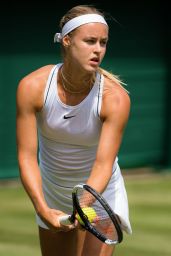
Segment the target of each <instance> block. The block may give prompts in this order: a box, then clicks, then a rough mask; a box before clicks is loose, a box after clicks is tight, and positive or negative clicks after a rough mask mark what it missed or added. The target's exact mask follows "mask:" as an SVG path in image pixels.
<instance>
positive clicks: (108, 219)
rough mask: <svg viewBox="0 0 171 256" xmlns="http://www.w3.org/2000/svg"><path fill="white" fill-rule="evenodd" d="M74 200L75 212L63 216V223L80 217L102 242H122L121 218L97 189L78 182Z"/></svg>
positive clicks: (68, 223)
mask: <svg viewBox="0 0 171 256" xmlns="http://www.w3.org/2000/svg"><path fill="white" fill-rule="evenodd" d="M72 200H73V213H72V214H71V215H64V216H61V217H60V218H59V221H60V223H61V224H63V225H70V224H72V223H74V221H75V219H78V220H79V222H80V224H81V225H82V226H83V227H84V228H85V229H86V230H88V231H89V232H90V233H92V234H93V235H95V236H96V237H97V238H98V239H99V240H101V241H102V242H104V243H106V244H108V245H115V244H118V243H121V242H122V239H123V233H122V230H121V227H120V222H119V219H118V217H117V215H116V214H115V213H114V212H113V210H112V209H111V207H110V206H109V205H108V203H107V202H106V200H105V199H104V198H103V197H102V196H101V195H100V194H99V193H98V192H97V191H95V190H94V189H93V188H91V187H90V186H88V185H86V184H78V185H76V186H75V187H74V188H73V191H72ZM88 209H89V211H88ZM78 217H79V218H78Z"/></svg>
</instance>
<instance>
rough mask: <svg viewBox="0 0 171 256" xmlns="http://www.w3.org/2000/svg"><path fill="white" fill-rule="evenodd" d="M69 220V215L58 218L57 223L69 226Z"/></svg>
mask: <svg viewBox="0 0 171 256" xmlns="http://www.w3.org/2000/svg"><path fill="white" fill-rule="evenodd" d="M70 218H71V215H64V216H61V217H59V222H60V224H62V225H71V224H72V222H71V220H70Z"/></svg>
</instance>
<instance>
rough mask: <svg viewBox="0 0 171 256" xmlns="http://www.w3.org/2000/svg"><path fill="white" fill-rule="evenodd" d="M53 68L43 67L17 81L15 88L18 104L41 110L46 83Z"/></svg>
mask: <svg viewBox="0 0 171 256" xmlns="http://www.w3.org/2000/svg"><path fill="white" fill-rule="evenodd" d="M53 66H54V65H47V66H43V67H41V68H39V69H37V70H35V71H33V72H31V73H30V74H28V75H26V76H25V77H23V78H22V79H21V80H20V81H19V84H18V88H17V102H18V103H20V102H21V103H22V102H25V103H28V104H30V105H32V106H34V107H35V108H37V109H41V107H42V105H43V95H44V90H45V86H46V82H47V79H48V76H49V73H50V71H51V69H52V68H53Z"/></svg>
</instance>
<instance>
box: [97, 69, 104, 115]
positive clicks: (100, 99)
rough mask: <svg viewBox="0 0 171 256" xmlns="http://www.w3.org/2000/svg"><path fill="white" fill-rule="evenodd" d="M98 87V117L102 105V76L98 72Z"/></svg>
mask: <svg viewBox="0 0 171 256" xmlns="http://www.w3.org/2000/svg"><path fill="white" fill-rule="evenodd" d="M98 80H99V89H98V100H97V115H98V117H99V118H100V112H101V106H102V96H103V87H104V76H103V75H102V74H100V73H98Z"/></svg>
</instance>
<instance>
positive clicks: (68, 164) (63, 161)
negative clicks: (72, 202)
mask: <svg viewBox="0 0 171 256" xmlns="http://www.w3.org/2000/svg"><path fill="white" fill-rule="evenodd" d="M61 65H62V63H60V64H57V65H56V66H54V67H53V68H52V70H51V72H50V75H49V78H48V81H47V84H46V89H45V94H44V106H43V109H42V111H41V112H39V113H38V114H37V122H38V135H39V162H40V168H41V171H42V174H43V175H42V177H43V181H44V183H45V184H46V180H47V181H48V182H50V183H51V182H52V183H53V182H55V184H56V185H60V186H64V187H65V186H66V187H67V186H69V187H73V186H74V185H75V184H77V183H79V182H86V180H87V178H88V176H89V174H90V171H91V168H92V165H93V162H94V160H95V157H96V150H97V144H98V141H99V136H100V132H101V127H102V122H101V121H100V118H99V114H100V109H101V102H102V92H103V83H104V82H103V80H104V78H103V76H102V75H100V74H99V73H97V74H96V80H95V83H94V86H93V87H92V89H91V91H90V93H89V94H88V95H87V97H86V98H85V99H84V100H83V101H82V102H81V103H79V104H78V105H75V106H68V105H66V104H64V103H63V102H61V100H60V98H59V96H58V88H57V74H58V70H59V67H60V66H61Z"/></svg>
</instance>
